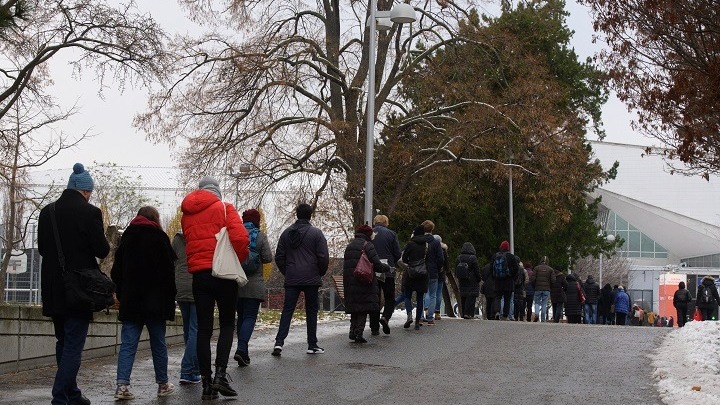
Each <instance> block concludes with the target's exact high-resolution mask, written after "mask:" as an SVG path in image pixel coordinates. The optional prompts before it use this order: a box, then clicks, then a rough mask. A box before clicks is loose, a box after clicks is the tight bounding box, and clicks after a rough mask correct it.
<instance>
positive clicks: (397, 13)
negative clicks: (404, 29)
mask: <svg viewBox="0 0 720 405" xmlns="http://www.w3.org/2000/svg"><path fill="white" fill-rule="evenodd" d="M390 19H391V20H392V22H395V23H398V24H404V23H413V22H415V21H417V18H415V9H414V8H413V6H411V5H409V4H407V3H399V4H396V5H395V6H394V7H393V8H392V11H391V13H390Z"/></svg>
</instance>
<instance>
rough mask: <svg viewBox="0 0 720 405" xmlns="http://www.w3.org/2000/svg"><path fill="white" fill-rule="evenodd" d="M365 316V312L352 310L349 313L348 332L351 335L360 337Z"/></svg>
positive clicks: (366, 314)
mask: <svg viewBox="0 0 720 405" xmlns="http://www.w3.org/2000/svg"><path fill="white" fill-rule="evenodd" d="M367 317H368V313H367V312H353V313H351V314H350V334H351V335H352V336H357V337H362V335H363V332H364V331H365V322H367Z"/></svg>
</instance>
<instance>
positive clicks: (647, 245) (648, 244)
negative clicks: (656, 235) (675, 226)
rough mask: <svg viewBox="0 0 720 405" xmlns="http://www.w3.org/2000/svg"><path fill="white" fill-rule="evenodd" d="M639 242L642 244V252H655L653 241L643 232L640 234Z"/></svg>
mask: <svg viewBox="0 0 720 405" xmlns="http://www.w3.org/2000/svg"><path fill="white" fill-rule="evenodd" d="M641 235H642V236H641V238H640V239H641V244H642V249H641V250H642V251H643V252H653V253H654V252H655V241H654V240H652V239H650V238H649V237H648V236H647V235H645V234H644V233H643V234H641Z"/></svg>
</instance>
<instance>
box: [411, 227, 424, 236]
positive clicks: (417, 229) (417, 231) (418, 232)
mask: <svg viewBox="0 0 720 405" xmlns="http://www.w3.org/2000/svg"><path fill="white" fill-rule="evenodd" d="M424 234H425V228H423V226H422V225H418V226H416V227H415V229H413V236H418V235H424Z"/></svg>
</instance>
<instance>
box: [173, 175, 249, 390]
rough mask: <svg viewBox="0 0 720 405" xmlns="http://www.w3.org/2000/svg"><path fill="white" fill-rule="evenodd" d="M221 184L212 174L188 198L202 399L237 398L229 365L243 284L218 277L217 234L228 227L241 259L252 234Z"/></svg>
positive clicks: (186, 229) (186, 230)
mask: <svg viewBox="0 0 720 405" xmlns="http://www.w3.org/2000/svg"><path fill="white" fill-rule="evenodd" d="M221 198H222V194H221V193H220V185H219V183H218V181H217V180H215V179H214V178H212V177H209V176H207V177H204V178H203V179H202V180H200V184H199V186H198V190H195V191H193V192H191V193H190V194H188V195H187V196H186V197H185V199H183V202H182V205H181V209H182V213H183V216H182V220H181V223H182V230H183V234H184V235H185V240H186V247H185V251H186V253H187V264H188V272H190V273H191V274H192V275H193V298H194V299H195V307H196V310H197V318H198V333H197V356H198V362H199V363H200V376H201V377H202V385H203V391H202V399H215V398H217V397H218V392H219V393H220V394H222V395H224V396H237V392H236V391H235V390H234V389H233V388H232V387H231V386H230V383H229V382H228V379H227V374H226V369H227V363H228V359H229V358H230V350H231V348H232V341H233V334H234V331H235V301H236V298H237V291H238V285H237V283H236V282H235V281H234V280H226V279H220V278H215V277H213V276H212V262H213V254H214V252H215V246H216V245H217V240H216V239H215V234H217V233H218V232H219V231H220V229H221V228H222V227H223V226H226V227H227V231H228V235H229V237H230V243H231V244H232V246H233V248H234V249H235V253H237V256H238V259H239V260H240V262H242V261H244V260H245V258H247V256H248V254H249V245H250V238H249V237H248V233H247V230H246V229H245V226H244V225H243V223H242V221H241V220H240V216H239V215H238V213H237V211H236V210H235V207H233V205H232V204H230V203H226V202H223V201H222V200H221ZM216 303H217V307H218V312H219V318H220V336H219V337H218V341H217V351H216V355H215V379H213V378H212V370H211V367H210V355H211V353H210V338H211V337H212V333H213V318H214V312H215V304H216Z"/></svg>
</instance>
